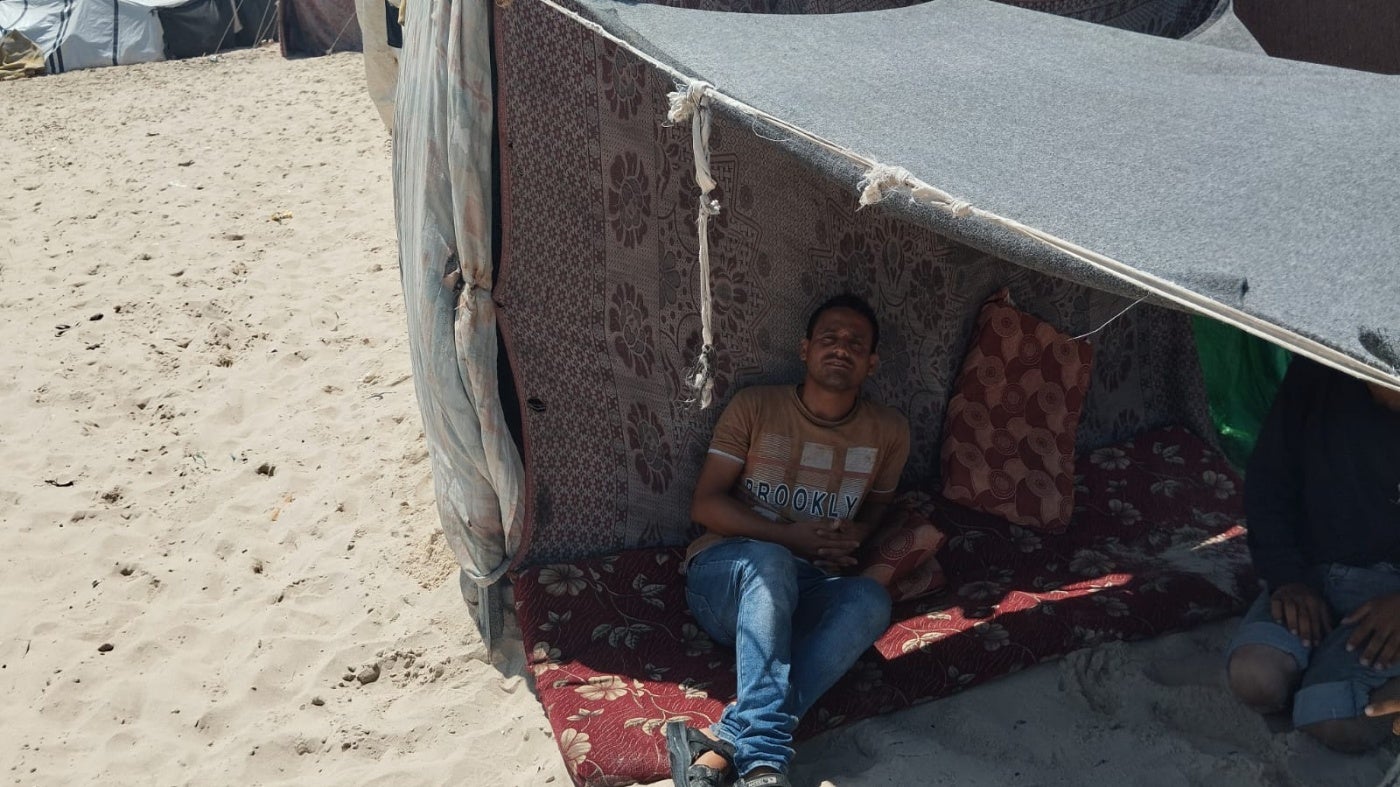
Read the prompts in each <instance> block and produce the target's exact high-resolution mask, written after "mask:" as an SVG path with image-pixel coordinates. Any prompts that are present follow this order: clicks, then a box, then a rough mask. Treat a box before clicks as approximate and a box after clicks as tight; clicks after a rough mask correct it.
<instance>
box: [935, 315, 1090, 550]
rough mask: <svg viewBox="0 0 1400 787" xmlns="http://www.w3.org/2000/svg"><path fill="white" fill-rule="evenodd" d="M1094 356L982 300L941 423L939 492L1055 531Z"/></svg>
mask: <svg viewBox="0 0 1400 787" xmlns="http://www.w3.org/2000/svg"><path fill="white" fill-rule="evenodd" d="M1092 360H1093V350H1092V348H1091V347H1090V346H1089V344H1088V343H1087V342H1082V341H1076V340H1074V339H1071V338H1070V337H1069V336H1066V335H1065V334H1063V333H1060V332H1059V331H1058V330H1056V329H1055V328H1054V327H1053V326H1051V325H1050V324H1049V323H1047V322H1045V321H1044V320H1041V319H1039V318H1037V317H1034V316H1032V315H1029V314H1027V313H1025V312H1023V311H1020V310H1018V309H1016V308H1015V307H1014V306H1013V305H1012V304H1011V297H1010V295H1009V294H1008V293H1007V291H1006V290H1004V289H1003V290H1001V291H1000V292H998V293H996V294H995V295H993V296H992V297H991V298H988V299H987V302H986V303H985V304H983V306H982V311H981V313H980V314H979V315H978V318H977V333H976V334H975V336H974V339H973V342H972V348H971V349H970V350H968V353H967V357H966V359H964V361H963V367H962V372H961V373H960V374H959V375H958V379H957V382H956V383H955V384H954V386H953V398H952V400H951V401H950V402H949V403H948V411H947V415H946V418H945V422H944V427H943V448H942V453H941V458H942V463H943V495H944V497H946V498H948V499H949V500H951V501H953V502H955V503H961V504H963V505H965V506H968V507H969V508H973V509H976V510H978V511H985V512H987V513H989V514H996V515H998V516H1000V517H1002V518H1004V519H1006V520H1007V521H1009V522H1012V523H1015V524H1017V525H1022V526H1024V527H1032V528H1036V529H1040V530H1048V531H1051V532H1059V531H1061V530H1064V529H1065V527H1066V526H1068V525H1069V522H1070V517H1071V515H1072V513H1073V506H1074V480H1073V477H1074V440H1075V433H1076V432H1077V430H1078V429H1079V415H1080V413H1081V412H1082V410H1083V408H1084V395H1085V393H1086V392H1087V391H1088V388H1089V367H1090V363H1091V361H1092Z"/></svg>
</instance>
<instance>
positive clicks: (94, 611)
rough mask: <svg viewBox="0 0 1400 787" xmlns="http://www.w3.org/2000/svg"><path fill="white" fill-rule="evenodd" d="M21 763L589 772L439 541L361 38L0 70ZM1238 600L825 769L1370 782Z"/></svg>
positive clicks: (1, 346)
mask: <svg viewBox="0 0 1400 787" xmlns="http://www.w3.org/2000/svg"><path fill="white" fill-rule="evenodd" d="M0 108H3V110H4V111H0V153H3V156H2V158H3V160H4V161H5V162H6V164H7V166H6V169H5V172H6V175H7V177H6V178H5V180H6V182H7V184H8V185H9V191H8V197H9V198H8V199H7V200H6V201H4V202H3V203H0V241H3V242H0V312H3V314H4V317H3V321H0V329H2V330H3V332H4V333H3V342H0V358H3V374H0V467H3V472H0V522H2V523H3V527H2V528H0V583H3V587H2V588H0V621H3V626H0V691H3V692H4V696H5V698H6V700H7V701H6V703H5V705H6V710H5V712H4V713H3V714H0V766H3V768H4V770H3V773H4V774H5V776H6V778H7V779H8V780H9V781H10V782H11V783H15V784H55V785H69V784H87V783H104V784H161V785H164V784H199V785H204V784H275V783H284V784H327V785H329V784H336V785H339V784H457V785H543V784H567V783H568V781H569V780H568V776H567V773H566V772H565V770H564V767H563V764H562V760H561V759H560V757H559V754H558V751H557V749H556V748H555V746H554V743H553V741H552V740H551V738H550V734H549V732H548V727H547V724H546V722H545V718H544V714H543V712H542V711H541V709H540V707H539V704H538V702H537V701H536V700H535V698H534V696H533V694H532V693H531V691H530V686H529V683H528V681H527V679H526V678H525V677H524V673H523V670H522V660H521V656H520V653H519V649H518V647H515V648H510V647H508V648H506V649H505V651H504V652H503V654H501V655H500V656H498V657H497V658H495V659H492V658H491V657H490V656H488V654H487V653H486V650H485V648H484V647H483V646H482V643H481V641H480V639H479V637H478V636H477V635H476V633H475V629H474V627H473V626H472V625H471V623H470V622H469V621H468V620H467V616H466V610H465V608H464V606H463V604H462V602H461V598H460V595H459V591H458V588H457V583H456V578H455V572H456V567H455V563H454V562H453V559H452V556H451V554H450V553H449V552H448V551H447V550H446V548H445V546H444V544H443V542H442V539H441V536H440V534H439V532H438V527H437V521H436V513H435V509H434V507H433V501H432V482H431V479H430V478H429V469H428V463H427V462H426V461H425V459H426V449H425V446H424V443H423V439H422V435H421V430H420V425H419V416H418V410H417V404H416V401H415V399H414V395H413V381H412V379H411V377H410V373H409V363H408V357H407V349H406V338H405V326H404V316H403V309H402V304H401V291H400V288H399V279H398V273H397V267H396V246H395V239H394V225H393V213H392V189H391V183H390V174H389V143H388V139H387V135H386V133H385V131H384V128H383V126H382V125H381V124H380V122H379V119H378V117H377V116H376V114H375V112H374V110H373V108H372V106H371V105H370V102H369V100H368V98H367V96H366V93H365V87H364V78H363V65H362V61H361V59H360V58H359V56H357V55H336V56H332V57H325V58H318V59H307V60H291V61H289V60H284V59H282V58H281V57H280V56H279V55H278V53H277V51H276V50H275V49H260V50H254V51H243V52H236V53H231V54H227V55H224V56H222V57H220V58H217V59H199V60H189V61H182V62H170V63H158V64H152V65H147V66H134V67H125V68H111V69H101V70H95V71H86V72H78V73H73V74H66V75H63V76H58V77H48V78H42V79H34V80H28V81H23V82H18V83H7V84H0ZM1229 628H1230V627H1229V626H1228V625H1227V624H1220V625H1216V626H1212V627H1208V628H1205V629H1202V630H1199V631H1195V632H1190V633H1187V634H1182V635H1177V636H1174V637H1167V638H1164V639H1162V640H1158V641H1156V642H1152V643H1146V644H1142V645H1136V646H1124V645H1112V646H1107V647H1103V648H1098V649H1095V650H1089V651H1081V652H1079V653H1076V654H1073V655H1072V656H1071V657H1069V658H1067V659H1065V660H1063V661H1061V662H1058V663H1055V664H1049V665H1044V666H1041V667H1039V668H1036V669H1033V670H1028V671H1027V672H1025V673H1022V674H1020V675H1017V676H1013V677H1011V678H1008V679H1005V680H1002V681H999V682H997V683H994V684H992V685H989V686H986V687H982V688H979V689H977V690H974V691H972V692H969V693H966V694H964V695H961V696H958V697H954V698H951V699H948V700H944V701H940V702H936V703H931V704H928V705H925V706H921V707H919V708H916V709H913V710H911V711H908V712H905V713H900V714H895V715H892V716H889V717H886V718H881V719H875V720H871V721H868V722H864V723H861V724H857V725H853V726H851V727H848V728H846V729H843V730H840V731H837V732H834V733H831V734H828V735H825V736H823V737H822V738H820V739H819V740H818V741H816V742H814V743H812V744H808V745H805V746H803V747H802V749H801V750H800V751H799V758H798V767H797V776H798V779H799V784H817V783H823V784H829V785H840V787H860V786H865V785H870V786H873V785H917V784H928V785H989V786H990V785H1006V784H1017V785H1066V786H1068V785H1081V784H1107V785H1119V784H1125V785H1164V786H1166V785H1338V786H1341V785H1368V786H1369V785H1374V784H1376V783H1377V782H1378V781H1379V780H1380V779H1381V777H1382V775H1383V774H1384V773H1385V772H1386V770H1387V768H1389V767H1390V764H1391V762H1392V760H1393V754H1392V751H1393V748H1392V750H1387V751H1381V752H1377V753H1374V754H1371V755H1366V756H1362V757H1342V756H1340V755H1334V754H1330V753H1328V752H1326V751H1324V750H1322V749H1321V748H1320V747H1318V746H1316V745H1315V744H1313V743H1312V742H1311V741H1309V740H1307V739H1306V738H1304V737H1303V736H1301V735H1299V734H1298V733H1295V732H1287V731H1282V732H1273V731H1271V730H1270V728H1269V726H1268V725H1266V724H1265V723H1264V722H1263V721H1261V720H1260V719H1258V718H1257V717H1254V716H1252V715H1251V714H1249V713H1247V712H1245V711H1243V710H1242V709H1241V708H1239V707H1238V706H1237V705H1235V704H1233V703H1232V702H1231V701H1230V699H1229V697H1228V695H1227V694H1226V692H1225V690H1224V687H1223V685H1222V682H1221V675H1220V657H1219V652H1220V650H1221V648H1223V646H1224V643H1225V642H1226V641H1227V639H1228V636H1229Z"/></svg>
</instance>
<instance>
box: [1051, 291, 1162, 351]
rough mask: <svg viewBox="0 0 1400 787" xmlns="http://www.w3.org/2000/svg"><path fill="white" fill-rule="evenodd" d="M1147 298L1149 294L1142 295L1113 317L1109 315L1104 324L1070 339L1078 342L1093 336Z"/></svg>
mask: <svg viewBox="0 0 1400 787" xmlns="http://www.w3.org/2000/svg"><path fill="white" fill-rule="evenodd" d="M1145 300H1147V296H1146V295H1144V296H1142V297H1141V298H1138V299H1137V300H1135V301H1133V302H1132V303H1130V304H1128V305H1127V306H1124V307H1123V310H1122V311H1120V312H1118V313H1117V314H1115V315H1113V316H1112V317H1109V318H1108V319H1107V320H1104V322H1103V324H1102V325H1100V326H1099V327H1097V328H1095V329H1094V330H1092V331H1089V332H1088V333H1081V334H1079V335H1078V336H1076V337H1074V338H1073V339H1071V340H1070V341H1075V342H1077V341H1079V340H1080V339H1087V338H1089V337H1090V336H1093V335H1094V334H1096V333H1098V332H1099V331H1102V330H1103V329H1104V328H1107V327H1108V326H1109V324H1110V323H1112V322H1113V321H1114V320H1116V319H1118V318H1119V317H1122V316H1123V315H1125V314H1127V313H1128V311H1129V310H1130V309H1132V308H1133V307H1134V306H1136V305H1138V304H1139V303H1142V302H1143V301H1145Z"/></svg>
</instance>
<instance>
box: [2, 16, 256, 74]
mask: <svg viewBox="0 0 1400 787" xmlns="http://www.w3.org/2000/svg"><path fill="white" fill-rule="evenodd" d="M273 19H274V17H273V16H272V14H271V3H270V1H261V2H260V0H116V1H115V2H112V3H102V2H97V0H46V1H43V2H41V1H40V0H0V36H4V35H5V34H6V33H8V32H9V31H11V30H14V31H18V32H19V33H21V34H23V35H24V36H25V37H26V38H28V39H29V40H31V41H33V42H34V43H35V44H37V45H38V47H39V49H40V51H42V52H43V55H44V64H45V71H46V72H47V73H49V74H60V73H63V72H64V71H73V70H76V69H81V68H95V67H98V66H116V65H128V64H132V63H150V62H153V61H156V60H164V59H167V58H171V59H173V58H181V57H196V56H199V55H207V54H213V53H215V52H219V51H221V50H224V49H228V48H231V47H233V46H235V45H244V46H246V45H249V44H252V43H256V42H257V41H261V40H263V39H264V38H265V37H267V36H268V35H270V34H271V32H272V27H271V23H272V21H273Z"/></svg>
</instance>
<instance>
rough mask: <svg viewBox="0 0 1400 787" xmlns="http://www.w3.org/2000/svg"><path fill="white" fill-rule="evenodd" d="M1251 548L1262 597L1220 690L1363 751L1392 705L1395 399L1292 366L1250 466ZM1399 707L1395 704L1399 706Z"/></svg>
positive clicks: (1396, 555) (1399, 623)
mask: <svg viewBox="0 0 1400 787" xmlns="http://www.w3.org/2000/svg"><path fill="white" fill-rule="evenodd" d="M1246 479H1247V480H1246V484H1245V511H1246V514H1247V515H1248V518H1249V549H1250V554H1251V556H1252V557H1253V560H1254V566H1255V570H1256V572H1257V573H1258V575H1259V577H1260V578H1261V579H1262V580H1263V581H1264V583H1265V585H1266V587H1267V591H1266V592H1265V593H1264V594H1263V595H1261V596H1260V598H1259V600H1258V601H1256V602H1255V603H1254V606H1253V607H1252V608H1251V609H1250V610H1249V612H1247V613H1246V614H1245V617H1244V622H1243V624H1242V625H1241V627H1240V630H1239V633H1237V634H1236V635H1235V639H1234V642H1232V643H1231V646H1230V661H1229V667H1228V669H1229V679H1230V688H1231V690H1232V691H1234V693H1235V695H1236V696H1237V697H1239V698H1240V700H1241V701H1243V702H1244V703H1245V704H1246V705H1248V706H1249V707H1251V708H1254V709H1255V710H1258V711H1259V712H1261V713H1272V712H1277V711H1281V710H1283V709H1284V708H1286V707H1287V706H1288V703H1289V701H1290V699H1291V700H1292V703H1293V724H1294V726H1296V727H1297V728H1299V729H1302V730H1303V731H1304V732H1307V733H1308V734H1309V735H1312V736H1313V737H1315V738H1317V739H1318V740H1319V741H1321V742H1323V743H1324V744H1326V745H1327V746H1330V747H1332V748H1334V749H1339V750H1342V751H1361V750H1364V749H1367V748H1370V747H1371V746H1374V745H1375V744H1377V743H1379V742H1380V740H1382V739H1383V738H1384V736H1385V734H1386V731H1387V727H1388V725H1386V724H1385V723H1384V721H1382V720H1377V719H1372V718H1368V716H1369V715H1372V714H1375V713H1376V712H1377V709H1376V708H1370V710H1369V712H1368V706H1369V705H1370V704H1371V703H1372V702H1373V701H1374V702H1375V703H1384V705H1382V707H1391V706H1390V704H1389V703H1385V701H1386V700H1388V699H1394V698H1397V697H1400V681H1397V680H1394V679H1395V678H1396V677H1397V676H1400V392H1396V391H1393V390H1390V389H1386V388H1382V387H1380V386H1378V385H1374V384H1369V383H1362V382H1360V381H1358V380H1356V379H1354V378H1352V377H1349V376H1347V375H1345V374H1342V373H1340V372H1336V371H1333V370H1331V369H1328V368H1325V367H1322V366H1320V365H1318V364H1315V363H1313V362H1311V361H1307V360H1303V359H1301V358H1300V359H1298V360H1295V361H1294V362H1293V365H1292V366H1291V367H1290V368H1289V370H1288V374H1287V375H1286V376H1285V377H1284V380H1283V383H1282V385H1281V386H1280V388H1279V392H1278V396H1277V398H1276V399H1275V400H1274V404H1273V407H1272V409H1271V410H1270V412H1269V416H1268V418H1267V419H1266V420H1265V422H1264V425H1263V427H1262V429H1261V430H1260V433H1259V442H1258V444H1257V446H1256V447H1255V451H1254V455H1253V458H1252V459H1251V460H1250V463H1249V468H1248V475H1247V476H1246ZM1397 709H1400V708H1397Z"/></svg>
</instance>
